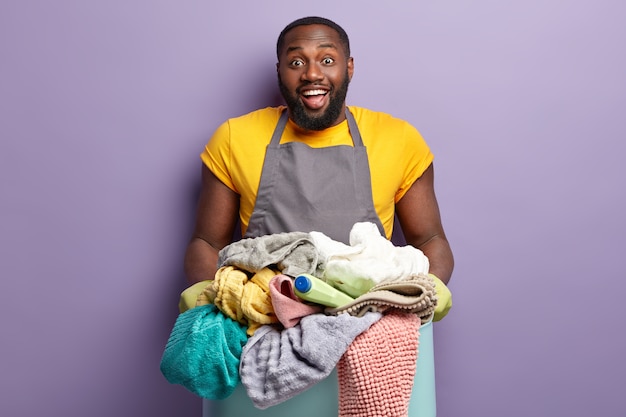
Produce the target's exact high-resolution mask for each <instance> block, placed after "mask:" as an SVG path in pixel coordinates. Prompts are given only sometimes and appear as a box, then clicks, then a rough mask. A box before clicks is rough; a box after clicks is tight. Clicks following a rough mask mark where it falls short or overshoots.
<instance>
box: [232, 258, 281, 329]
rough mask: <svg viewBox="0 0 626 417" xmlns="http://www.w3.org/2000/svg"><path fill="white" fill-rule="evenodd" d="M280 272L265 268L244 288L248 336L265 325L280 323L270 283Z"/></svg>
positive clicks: (243, 299) (242, 305)
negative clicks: (275, 310) (273, 302)
mask: <svg viewBox="0 0 626 417" xmlns="http://www.w3.org/2000/svg"><path fill="white" fill-rule="evenodd" d="M278 274H280V272H277V271H273V270H271V269H270V268H263V269H262V270H260V271H259V272H257V273H256V274H254V275H253V276H252V278H250V280H249V281H248V282H247V283H246V285H244V287H243V295H242V297H241V309H242V310H243V314H244V316H245V317H246V318H247V319H248V330H247V334H248V336H252V335H253V334H254V332H255V331H256V330H257V329H258V328H259V327H261V326H262V325H264V324H272V323H278V317H276V314H275V313H274V307H273V306H272V299H271V297H270V287H269V283H270V281H271V280H272V278H274V277H275V276H276V275H278Z"/></svg>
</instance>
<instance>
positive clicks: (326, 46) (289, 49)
mask: <svg viewBox="0 0 626 417" xmlns="http://www.w3.org/2000/svg"><path fill="white" fill-rule="evenodd" d="M302 49H304V48H303V47H301V46H289V47H287V51H286V52H287V53H289V52H293V51H300V50H302ZM317 49H337V46H336V45H335V44H334V43H321V44H319V45H318V46H317Z"/></svg>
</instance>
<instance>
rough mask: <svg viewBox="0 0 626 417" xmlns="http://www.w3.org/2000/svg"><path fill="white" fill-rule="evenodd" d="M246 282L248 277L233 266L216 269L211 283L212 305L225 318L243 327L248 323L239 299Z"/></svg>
mask: <svg viewBox="0 0 626 417" xmlns="http://www.w3.org/2000/svg"><path fill="white" fill-rule="evenodd" d="M246 282H248V275H246V273H245V272H244V271H242V270H241V269H237V268H235V267H233V266H223V267H221V268H220V269H218V270H217V272H216V273H215V281H214V282H213V289H214V290H215V299H214V300H213V304H215V306H216V307H217V308H218V309H219V310H220V311H221V312H222V313H224V314H225V315H226V316H228V317H230V318H231V319H233V320H235V321H237V322H239V323H241V324H245V325H247V324H248V321H247V320H246V318H245V316H244V314H243V310H242V309H241V298H242V296H243V288H244V285H245V284H246ZM206 293H207V292H206V291H205V294H206Z"/></svg>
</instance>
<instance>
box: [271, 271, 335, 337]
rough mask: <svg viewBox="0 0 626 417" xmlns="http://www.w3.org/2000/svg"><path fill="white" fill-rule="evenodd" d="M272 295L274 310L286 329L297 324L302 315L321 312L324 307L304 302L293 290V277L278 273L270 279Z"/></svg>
mask: <svg viewBox="0 0 626 417" xmlns="http://www.w3.org/2000/svg"><path fill="white" fill-rule="evenodd" d="M270 297H271V299H272V305H273V306H274V312H275V313H276V317H278V320H279V321H280V323H281V324H282V325H283V327H285V328H286V329H288V328H290V327H293V326H295V325H296V324H298V323H299V322H300V319H301V318H302V317H305V316H308V315H311V314H316V313H321V312H322V310H323V307H321V306H316V305H310V304H306V303H303V302H302V300H300V298H298V296H297V295H296V294H295V292H294V290H293V278H291V277H289V276H287V275H282V274H281V275H276V276H275V277H274V278H272V280H271V281H270Z"/></svg>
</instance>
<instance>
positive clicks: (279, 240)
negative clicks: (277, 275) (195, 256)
mask: <svg viewBox="0 0 626 417" xmlns="http://www.w3.org/2000/svg"><path fill="white" fill-rule="evenodd" d="M318 259H319V254H318V252H317V249H315V246H314V245H313V242H312V240H311V236H310V235H309V234H308V233H304V232H289V233H275V234H271V235H264V236H259V237H255V238H247V239H241V240H239V241H237V242H233V243H231V244H230V245H228V246H225V247H224V248H223V249H222V250H220V251H219V254H218V267H222V266H231V265H232V266H236V267H238V268H241V269H243V270H246V271H249V272H258V271H260V270H261V269H263V268H265V267H267V266H270V265H273V264H275V265H276V266H277V268H278V269H279V270H280V271H281V272H282V273H283V274H285V275H290V276H293V277H295V276H298V275H300V274H311V273H313V272H315V270H316V268H317V263H318Z"/></svg>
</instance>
